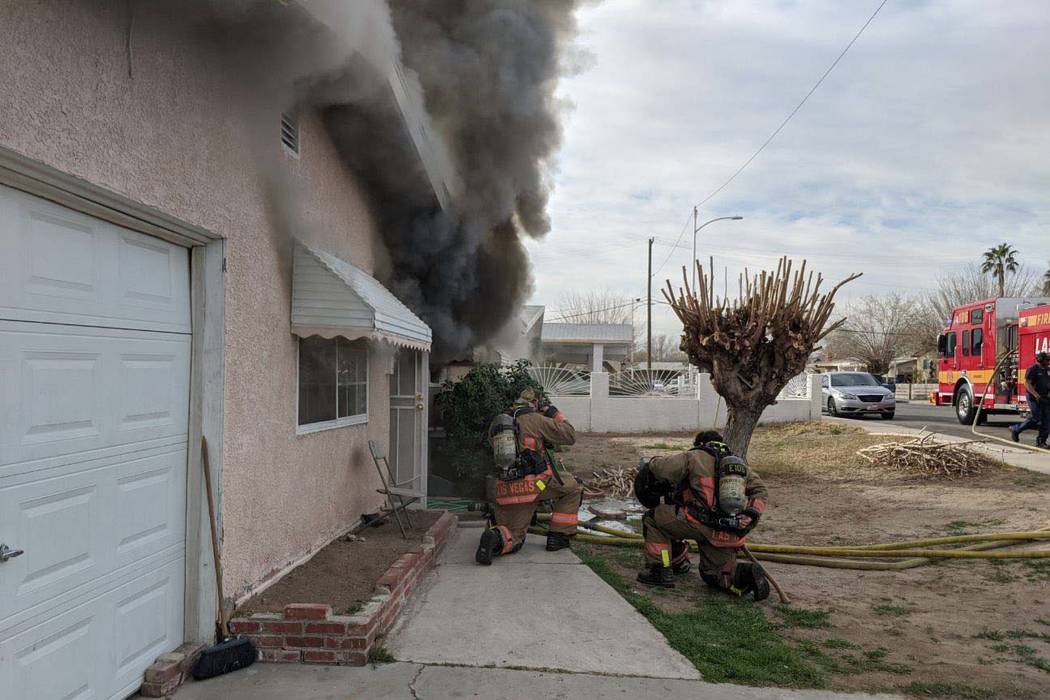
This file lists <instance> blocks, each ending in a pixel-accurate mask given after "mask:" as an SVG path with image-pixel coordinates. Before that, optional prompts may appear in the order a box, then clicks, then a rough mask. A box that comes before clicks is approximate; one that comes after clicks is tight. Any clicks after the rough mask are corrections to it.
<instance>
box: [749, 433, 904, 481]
mask: <svg viewBox="0 0 1050 700" xmlns="http://www.w3.org/2000/svg"><path fill="white" fill-rule="evenodd" d="M885 441H886V437H885V436H878V435H869V434H867V433H865V432H864V431H863V430H861V429H860V428H855V427H853V426H847V425H838V424H834V423H818V422H800V423H781V424H778V425H771V426H768V427H762V428H759V429H758V430H756V431H755V436H754V438H753V439H752V440H751V448H750V450H749V451H748V455H747V457H748V463H750V464H751V465H752V466H753V467H754V468H755V470H756V471H757V472H758V473H759V474H761V475H762V476H774V475H783V476H787V475H791V474H802V473H805V474H808V475H810V476H823V477H826V478H831V479H834V478H856V477H858V476H862V477H871V476H876V475H877V470H874V469H872V467H871V465H870V464H869V463H868V462H867V461H866V460H864V459H862V458H861V457H859V456H858V455H857V450H860V449H863V448H865V447H870V446H871V445H875V444H878V443H880V442H885Z"/></svg>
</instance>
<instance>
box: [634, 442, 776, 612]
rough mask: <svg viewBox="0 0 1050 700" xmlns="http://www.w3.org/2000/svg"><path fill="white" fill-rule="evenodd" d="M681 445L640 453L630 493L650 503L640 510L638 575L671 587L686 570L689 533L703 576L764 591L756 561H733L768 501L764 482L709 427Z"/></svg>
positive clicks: (726, 587) (725, 586)
mask: <svg viewBox="0 0 1050 700" xmlns="http://www.w3.org/2000/svg"><path fill="white" fill-rule="evenodd" d="M693 445H694V446H693V448H692V449H691V450H688V451H686V452H682V453H679V454H675V455H668V456H664V457H653V458H652V459H650V460H642V465H641V466H640V467H639V470H638V477H637V479H636V480H635V495H636V496H637V497H638V500H639V501H641V503H642V505H644V506H646V507H648V508H649V509H650V510H648V511H646V513H645V516H644V517H643V518H642V527H643V528H644V534H645V559H646V564H647V567H646V569H645V570H644V571H642V572H641V573H639V574H638V580H639V581H641V582H642V583H644V584H647V585H650V586H663V587H665V588H673V587H674V576H675V574H684V573H685V572H687V571H688V570H689V565H690V563H689V547H688V543H687V541H688V540H695V541H696V543H697V546H698V547H699V550H700V562H699V569H700V578H701V579H703V581H704V582H705V583H706V584H707V585H709V586H711V587H712V588H717V589H720V590H723V591H727V592H730V593H734V594H736V595H741V596H743V595H748V594H751V595H753V596H754V599H755V600H764V599H765V598H767V597H769V582H768V580H767V579H766V575H765V572H764V571H763V570H762V567H761V566H759V565H758V564H753V563H750V562H741V563H738V562H737V553H738V552H739V550H740V549H741V548H742V547H743V546H744V541H745V539H746V537H747V535H748V533H750V532H751V530H753V529H754V527H755V525H757V524H758V519H759V517H761V515H762V512H763V511H764V510H765V507H766V487H765V486H764V485H763V484H762V480H761V479H760V478H759V477H758V474H756V473H755V471H754V470H753V469H751V468H750V467H748V466H747V464H746V463H745V462H744V460H742V459H741V458H739V457H737V456H735V455H733V454H732V453H731V452H730V450H729V448H728V446H726V444H725V443H724V441H723V439H722V436H721V435H720V434H719V433H717V432H715V431H713V430H710V431H706V432H702V433H700V434H699V435H697V436H696V439H695V441H694V443H693Z"/></svg>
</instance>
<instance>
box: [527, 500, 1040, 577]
mask: <svg viewBox="0 0 1050 700" xmlns="http://www.w3.org/2000/svg"><path fill="white" fill-rule="evenodd" d="M549 519H550V516H549V515H548V514H546V513H541V514H538V515H537V520H539V521H541V522H544V521H548V520H549ZM580 525H581V526H582V527H585V528H588V529H591V530H595V531H597V532H603V533H607V534H609V535H610V536H608V537H606V536H597V535H586V534H581V535H577V537H576V539H577V540H579V541H581V542H588V543H592V544H603V545H610V546H616V547H641V546H642V537H641V535H639V534H638V533H633V532H625V531H621V530H617V529H616V528H610V527H605V526H602V525H597V524H593V523H580ZM530 532H534V533H536V534H546V532H547V531H546V529H545V528H531V529H530ZM1041 540H1050V530H1036V531H1030V532H1003V533H991V534H984V535H955V536H950V537H931V538H926V539H921V540H910V541H904V542H898V543H888V544H874V545H858V546H829V547H817V546H805V545H773V544H749V545H748V549H749V550H750V551H751V552H752V553H753V554H754V555H755V556H756V557H758V558H759V559H762V560H765V561H773V562H781V563H788V564H802V565H808V566H826V567H829V568H857V569H864V570H869V571H873V570H888V571H893V570H903V569H908V568H913V567H916V566H921V565H923V564H927V563H929V560H931V559H1048V558H1050V550H1027V551H1012V552H992V551H988V550H992V549H997V548H1000V547H1005V546H1009V545H1013V544H1020V543H1025V542H1037V541H1041ZM967 542H972V543H975V544H972V545H970V546H967V547H961V548H959V549H925V547H929V546H933V545H944V544H961V543H967ZM690 547H691V549H693V550H694V551H695V549H696V546H695V544H691V545H690ZM800 555H801V556H800ZM847 557H849V558H847ZM856 559H904V561H897V562H884V561H883V562H867V561H856Z"/></svg>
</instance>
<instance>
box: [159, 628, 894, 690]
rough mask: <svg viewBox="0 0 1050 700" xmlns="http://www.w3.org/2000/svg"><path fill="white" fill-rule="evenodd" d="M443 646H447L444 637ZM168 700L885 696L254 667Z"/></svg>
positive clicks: (479, 672)
mask: <svg viewBox="0 0 1050 700" xmlns="http://www.w3.org/2000/svg"><path fill="white" fill-rule="evenodd" d="M446 644H449V645H454V644H455V640H452V639H448V640H446ZM175 697H176V700H220V699H221V700H357V699H358V698H361V699H362V700H363V699H365V698H367V700H406V699H409V698H411V699H422V700H462V699H463V698H485V700H523V699H525V698H530V699H532V698H568V699H570V700H624V699H625V698H627V699H631V700H642V699H643V698H688V699H689V700H876V699H878V700H888V699H889V698H892V697H893V696H889V695H867V694H856V695H847V694H843V693H832V692H826V691H813V690H786V689H783V688H749V687H747V686H742V685H728V684H717V685H716V684H714V683H704V682H703V681H688V680H674V679H659V678H629V677H616V676H596V675H590V674H576V673H550V672H542V671H517V670H511V669H501V668H470V667H457V666H426V665H423V664H413V663H393V664H383V665H381V666H376V667H364V668H352V667H348V666H298V665H291V664H289V665H283V664H256V665H255V666H252V667H251V668H248V669H245V670H243V671H237V672H236V673H231V674H229V675H227V676H221V677H219V678H213V679H211V680H208V681H203V682H200V683H190V684H188V685H186V686H184V687H183V688H182V689H181V690H179V692H178V693H177V695H176V696H175Z"/></svg>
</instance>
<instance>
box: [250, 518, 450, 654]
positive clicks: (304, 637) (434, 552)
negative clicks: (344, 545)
mask: <svg viewBox="0 0 1050 700" xmlns="http://www.w3.org/2000/svg"><path fill="white" fill-rule="evenodd" d="M456 523H457V519H456V516H455V515H452V514H451V513H444V514H443V515H442V516H441V517H440V518H438V520H437V522H436V523H434V524H433V525H432V526H431V527H430V529H429V530H427V532H426V534H425V535H424V536H423V543H422V545H420V546H419V547H417V548H416V549H414V550H412V551H410V552H406V553H405V554H402V555H401V556H400V557H398V559H397V561H395V562H394V563H393V564H391V565H390V568H388V569H387V570H386V573H384V574H383V575H382V576H380V577H379V580H378V581H377V582H376V592H375V595H373V596H372V598H371V600H369V601H368V602H367V603H365V605H364V607H363V608H362V609H361V611H360V612H358V613H356V614H354V615H333V614H332V608H331V607H330V606H329V605H327V604H325V603H296V604H294V605H288V606H286V607H285V609H284V612H283V613H256V614H255V615H252V616H251V617H239V618H234V619H232V620H230V631H231V632H232V633H233V634H236V635H243V636H245V637H250V638H251V639H252V641H253V642H255V645H256V646H257V647H258V649H259V660H260V661H274V662H281V663H313V664H350V665H352V666H363V665H365V664H366V663H368V654H369V652H370V651H371V650H372V647H373V646H374V645H375V641H376V638H377V637H379V636H381V635H382V634H384V633H385V632H386V631H387V630H389V629H390V627H391V626H392V625H393V624H394V621H395V620H397V616H398V615H399V614H400V613H401V610H402V609H403V608H404V606H405V603H406V602H407V601H408V598H409V596H411V594H412V592H413V591H414V590H415V588H416V586H417V585H418V584H419V582H420V580H421V579H422V577H423V576H424V575H425V574H426V573H427V572H428V571H430V569H432V568H434V565H435V564H436V561H437V557H438V555H439V554H440V553H441V551H442V550H443V549H444V548H445V544H446V543H447V542H448V538H449V536H450V535H451V534H452V531H453V530H454V529H455V527H456Z"/></svg>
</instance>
